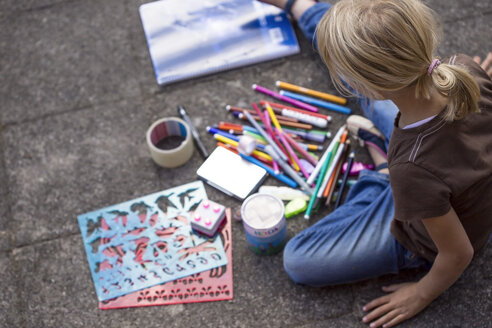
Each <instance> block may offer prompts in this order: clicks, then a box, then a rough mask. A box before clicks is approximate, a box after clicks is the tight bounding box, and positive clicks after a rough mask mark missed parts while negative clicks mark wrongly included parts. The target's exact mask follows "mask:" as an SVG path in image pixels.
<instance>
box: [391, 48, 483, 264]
mask: <svg viewBox="0 0 492 328" xmlns="http://www.w3.org/2000/svg"><path fill="white" fill-rule="evenodd" d="M448 62H451V63H452V64H455V65H462V66H464V67H466V69H467V70H468V71H469V72H470V73H471V74H472V75H473V77H475V79H476V81H477V82H478V84H479V87H480V102H479V108H480V110H481V112H480V113H473V114H470V115H467V116H466V117H465V118H463V119H461V120H455V121H453V122H446V121H444V120H443V118H442V116H443V112H441V113H440V114H439V115H437V116H436V117H434V118H433V119H432V120H430V121H428V122H426V123H424V124H422V125H420V126H417V127H415V128H409V129H400V128H398V119H399V117H400V116H399V114H398V116H397V118H396V120H395V128H394V130H393V134H392V136H391V140H390V145H389V150H388V164H389V171H390V181H391V188H392V190H393V198H394V201H395V217H394V219H393V221H392V223H391V233H392V234H393V235H394V237H395V238H396V239H397V240H398V241H399V242H400V243H401V244H402V245H403V246H404V247H406V248H407V249H409V250H410V251H412V252H414V253H416V254H417V255H419V256H422V257H424V258H426V259H428V260H430V261H433V260H434V259H435V257H436V255H437V248H436V246H435V244H434V242H433V241H432V239H431V238H430V236H429V235H428V233H427V230H426V229H425V227H424V225H423V223H422V219H425V218H431V217H437V216H442V215H444V214H446V213H448V212H449V210H450V209H451V207H452V208H453V209H454V210H455V211H456V213H457V215H458V217H459V219H460V221H461V223H462V225H463V227H464V228H465V231H466V233H467V235H468V237H469V239H470V241H471V243H472V245H473V248H474V249H475V250H478V249H480V248H481V247H482V246H484V245H485V243H486V242H487V239H488V238H489V235H490V233H491V231H492V81H491V80H490V78H489V76H488V75H487V74H486V73H485V72H484V71H483V70H482V68H481V67H480V66H479V65H478V64H476V63H475V62H474V61H473V60H472V59H471V58H470V57H468V56H465V55H457V56H453V57H451V58H450V59H449V60H448Z"/></svg>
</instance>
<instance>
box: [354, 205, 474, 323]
mask: <svg viewBox="0 0 492 328" xmlns="http://www.w3.org/2000/svg"><path fill="white" fill-rule="evenodd" d="M422 222H423V224H424V226H425V228H426V229H427V232H428V233H429V235H430V236H431V238H432V240H433V241H434V243H435V245H436V246H437V249H438V254H437V256H436V259H435V261H434V264H433V265H432V268H431V269H430V271H429V272H428V273H427V274H426V275H425V276H424V277H423V278H422V279H420V281H419V282H417V283H404V284H398V285H392V286H388V287H383V291H385V292H391V294H388V295H385V296H383V297H380V298H377V299H375V300H373V301H372V302H370V303H368V304H367V305H366V306H364V307H363V310H364V311H371V312H370V313H369V314H368V315H366V316H365V317H364V318H363V321H364V322H372V323H371V325H370V326H371V328H372V327H379V326H383V327H391V326H394V325H396V324H398V323H400V322H402V321H404V320H406V319H408V318H411V317H413V316H414V315H415V314H417V313H418V312H420V311H421V310H423V309H424V308H425V307H426V306H427V305H428V304H429V303H430V302H432V300H434V299H435V298H437V297H438V296H439V295H441V294H442V293H443V292H444V291H445V290H446V289H448V288H449V287H450V286H451V285H452V284H453V283H454V282H455V281H456V280H457V279H458V278H459V277H460V275H461V274H462V273H463V271H464V270H465V268H466V267H467V266H468V264H469V263H470V261H471V259H472V257H473V247H472V245H471V243H470V240H469V239H468V236H467V234H466V232H465V230H464V228H463V226H462V225H461V222H460V220H459V218H458V216H457V215H456V212H455V211H454V210H453V209H451V210H450V211H449V212H448V213H447V214H446V215H444V216H441V217H436V218H430V219H424V220H422ZM378 318H379V319H378ZM376 319H377V320H376ZM374 320H376V321H374Z"/></svg>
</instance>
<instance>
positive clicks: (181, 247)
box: [78, 181, 227, 301]
mask: <svg viewBox="0 0 492 328" xmlns="http://www.w3.org/2000/svg"><path fill="white" fill-rule="evenodd" d="M203 199H207V194H206V192H205V188H204V186H203V183H202V182H201V181H195V182H192V183H189V184H186V185H183V186H179V187H176V188H172V189H168V190H165V191H160V192H157V193H154V194H151V195H147V196H144V197H140V198H136V199H134V200H131V201H127V202H124V203H121V204H117V205H113V206H109V207H106V208H103V209H100V210H97V211H93V212H90V213H86V214H82V215H79V216H78V222H79V226H80V230H81V233H82V238H83V242H84V247H85V251H86V253H87V259H88V261H89V266H90V270H91V274H92V279H93V280H94V285H95V287H96V293H97V296H98V299H99V301H105V300H108V299H112V298H115V297H118V296H121V295H125V294H128V293H131V292H134V291H136V290H140V289H143V288H147V287H151V286H154V285H157V284H162V283H165V282H168V281H172V280H175V279H179V278H183V277H186V276H189V275H191V274H195V273H198V272H201V271H205V270H209V269H212V268H215V267H219V266H222V265H225V264H227V258H226V255H225V252H224V247H223V244H222V241H221V240H220V238H215V239H210V238H207V237H202V236H200V235H197V234H196V233H194V232H193V231H192V229H191V227H190V221H189V219H190V217H189V216H190V214H189V212H190V211H193V210H194V209H195V208H196V207H197V205H198V204H199V203H200V202H201V201H202V200H203Z"/></svg>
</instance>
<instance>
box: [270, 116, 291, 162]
mask: <svg viewBox="0 0 492 328" xmlns="http://www.w3.org/2000/svg"><path fill="white" fill-rule="evenodd" d="M262 117H263V118H264V120H265V123H266V124H265V127H266V129H267V132H268V134H269V135H270V137H271V138H272V139H273V141H275V143H276V144H277V146H278V148H280V150H281V151H282V152H283V153H284V154H285V156H287V161H288V162H289V164H290V165H292V166H293V165H294V164H293V163H292V159H291V158H290V156H289V154H287V151H286V150H285V148H284V146H282V143H280V141H278V139H277V137H276V136H275V132H273V130H272V122H270V114H268V112H267V111H264V112H263V115H262Z"/></svg>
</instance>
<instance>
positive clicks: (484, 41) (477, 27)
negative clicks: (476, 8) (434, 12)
mask: <svg viewBox="0 0 492 328" xmlns="http://www.w3.org/2000/svg"><path fill="white" fill-rule="evenodd" d="M489 5H490V2H489ZM491 6H492V5H491ZM491 19H492V13H489V14H487V15H481V16H477V17H472V18H466V19H463V20H457V21H455V22H453V23H448V24H446V25H445V26H446V28H445V30H444V37H443V40H442V42H441V44H440V46H439V54H440V55H441V56H443V57H444V56H450V55H452V54H455V53H464V54H467V55H469V56H472V57H473V56H474V55H478V56H480V57H482V58H485V56H487V53H488V52H489V51H492V38H491V37H490V31H491V29H492V25H491V23H490V21H491Z"/></svg>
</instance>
